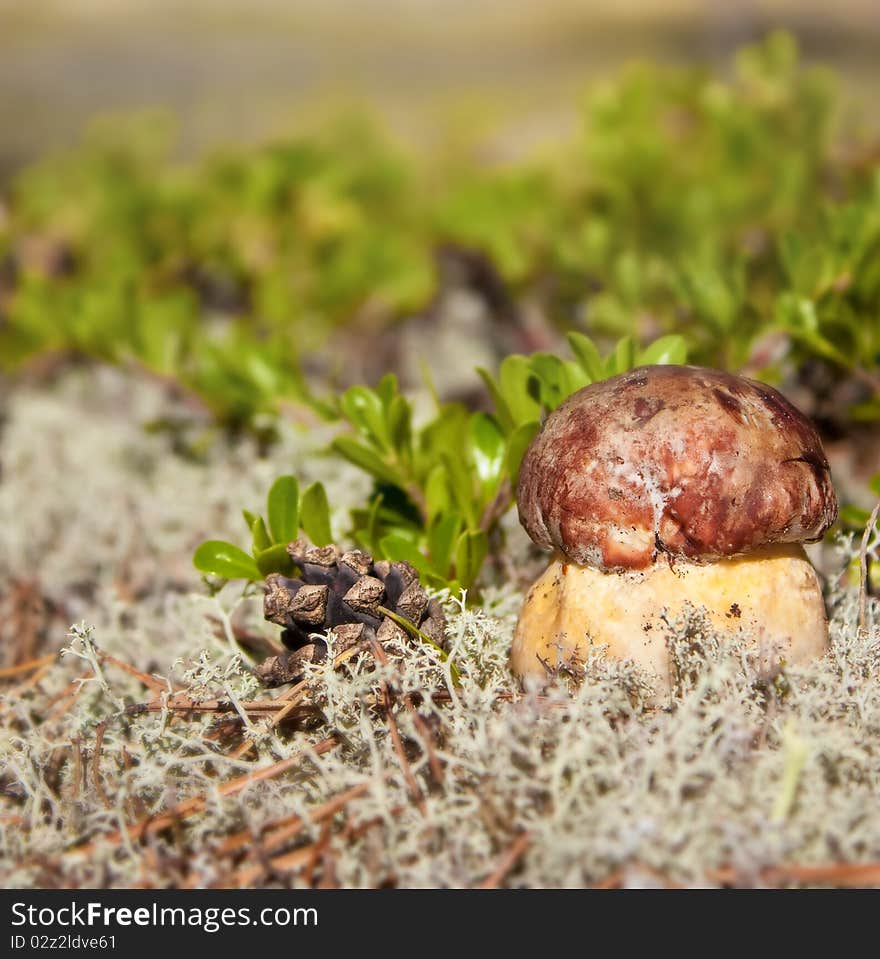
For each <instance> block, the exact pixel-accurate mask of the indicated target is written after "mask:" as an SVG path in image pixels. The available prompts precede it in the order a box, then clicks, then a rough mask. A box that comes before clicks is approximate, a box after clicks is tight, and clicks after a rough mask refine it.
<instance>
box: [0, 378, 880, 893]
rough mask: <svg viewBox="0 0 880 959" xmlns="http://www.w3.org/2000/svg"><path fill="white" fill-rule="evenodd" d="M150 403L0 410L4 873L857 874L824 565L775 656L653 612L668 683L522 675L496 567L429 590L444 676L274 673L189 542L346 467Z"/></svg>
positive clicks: (843, 635) (866, 677) (149, 882)
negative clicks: (805, 659) (794, 653)
mask: <svg viewBox="0 0 880 959" xmlns="http://www.w3.org/2000/svg"><path fill="white" fill-rule="evenodd" d="M164 402H165V401H164V400H163V398H162V396H161V393H160V392H159V390H158V388H157V387H155V386H151V387H147V386H139V387H137V388H136V389H134V390H132V388H131V385H130V384H128V385H125V384H124V381H122V380H121V379H119V378H118V377H117V376H116V375H115V374H104V373H101V374H100V375H94V374H93V375H92V377H88V376H86V375H84V374H77V375H73V376H69V377H67V378H66V379H65V380H63V381H62V382H61V383H60V385H59V386H58V388H57V389H56V390H55V391H54V392H52V393H48V392H45V391H43V392H36V391H34V392H28V391H23V390H22V391H19V392H18V393H16V394H15V396H14V398H13V401H12V403H11V404H10V407H9V409H8V419H7V422H6V425H5V428H4V432H3V435H2V446H0V455H2V468H3V473H2V482H0V584H2V585H0V592H2V601H3V603H4V607H3V622H2V629H3V634H2V654H3V660H2V663H0V757H2V770H3V771H2V773H0V882H2V884H4V885H7V886H13V885H15V886H40V887H52V886H71V885H76V886H127V887H132V886H146V887H157V886H161V887H203V886H269V885H271V886H279V885H281V886H283V885H291V886H334V885H336V886H345V887H352V886H359V887H360V886H405V887H425V886H430V887H434V886H455V887H460V886H466V887H472V886H481V885H482V886H489V887H496V886H539V887H548V886H550V887H555V886H589V885H604V886H614V887H620V886H644V885H669V886H672V885H684V886H706V885H709V886H711V885H724V886H738V885H745V886H753V885H834V886H853V885H871V886H873V885H877V884H878V881H880V865H878V862H880V810H878V807H877V803H876V796H877V795H878V790H880V757H878V752H877V748H876V742H877V737H878V733H880V678H878V668H880V629H878V625H880V610H878V608H877V602H876V600H874V599H871V598H868V599H866V601H865V604H864V609H865V611H864V627H865V628H864V629H863V630H860V629H859V628H858V625H859V623H858V621H859V614H860V605H861V604H860V596H859V590H858V585H857V583H856V584H855V585H852V586H850V585H848V581H847V584H844V585H842V586H839V587H838V588H835V589H834V590H832V592H831V595H830V596H829V600H830V605H831V610H832V615H833V622H832V640H833V646H832V650H831V652H830V654H829V655H828V656H826V657H825V658H824V659H823V660H822V661H820V662H818V663H815V664H813V665H811V666H810V667H809V668H804V669H798V670H774V671H771V672H768V671H767V670H766V669H764V668H762V667H761V665H760V664H759V663H758V662H756V661H755V659H754V657H752V656H751V655H750V654H749V652H748V650H747V649H746V647H745V646H744V645H743V644H742V643H739V642H733V643H728V644H726V645H724V644H721V643H719V641H718V639H717V637H715V636H713V635H712V633H711V631H710V630H709V629H707V627H706V624H705V622H704V621H703V620H702V618H701V617H700V615H699V612H698V611H694V612H693V614H692V615H690V616H688V617H687V618H686V619H685V620H683V621H681V622H678V623H673V624H671V625H670V629H669V642H670V647H671V649H672V653H673V655H674V657H675V659H676V665H677V668H676V670H675V675H676V676H677V677H678V683H677V687H676V689H675V691H674V693H673V695H672V696H670V697H669V698H668V699H667V700H664V701H663V702H661V703H660V704H659V705H657V704H656V703H655V702H654V699H653V690H652V687H651V682H650V677H648V676H644V675H641V674H639V673H638V672H636V671H635V670H633V669H632V668H630V667H629V666H627V665H626V664H619V663H608V662H606V661H604V660H603V659H602V657H601V655H600V654H597V655H596V656H595V657H594V658H593V659H591V660H590V661H589V662H587V663H585V664H583V667H582V668H583V672H584V674H585V676H584V681H583V682H582V684H581V685H580V686H579V687H578V688H568V687H567V686H566V685H565V683H563V682H559V683H557V684H556V685H551V686H550V687H549V688H547V689H545V690H540V691H539V690H531V691H528V692H526V693H522V692H521V691H520V690H518V689H517V688H516V686H515V684H514V683H513V681H512V680H511V678H510V676H509V674H508V672H507V669H506V665H505V664H506V656H507V649H508V646H509V642H510V635H511V630H512V626H513V622H514V618H515V615H516V611H517V608H518V604H519V602H520V598H521V593H520V592H519V591H518V588H516V587H514V586H511V585H508V586H505V587H504V588H501V589H498V590H496V591H494V592H492V593H491V594H490V595H487V596H486V597H485V602H484V605H483V606H481V607H471V606H469V605H467V604H462V603H460V602H458V601H457V600H455V599H454V598H448V599H447V610H448V613H449V617H450V641H451V656H452V658H453V659H454V661H455V662H456V664H457V665H458V667H459V669H460V670H461V672H462V681H461V683H460V685H457V686H456V685H455V684H454V683H453V680H452V674H451V670H450V668H449V665H448V663H444V662H443V661H441V660H439V659H438V658H437V656H436V654H435V653H434V652H433V651H432V650H431V649H429V648H425V647H420V646H409V645H406V646H397V647H395V646H386V647H385V648H384V649H382V650H379V651H378V652H377V651H375V650H364V651H361V652H359V653H358V654H357V655H355V656H353V657H350V658H348V659H347V660H346V661H345V662H344V663H340V664H339V668H337V669H335V670H334V669H330V668H325V667H312V671H311V673H310V674H309V676H308V677H307V679H306V680H305V681H304V682H303V683H302V684H300V685H299V686H297V687H292V688H289V689H287V690H282V691H280V692H279V691H272V692H271V693H269V692H267V691H265V690H263V689H262V688H261V687H260V686H259V684H258V683H257V682H256V680H255V679H254V677H253V676H252V674H251V673H250V672H249V670H248V669H247V663H248V661H249V654H248V653H247V652H245V651H244V650H243V646H242V645H241V644H240V643H239V639H240V640H242V643H243V645H244V646H247V647H248V648H250V649H257V648H259V646H260V637H264V638H269V639H271V638H272V637H273V630H274V627H271V626H269V625H268V624H266V623H264V622H262V619H261V616H260V610H259V601H258V600H257V599H255V598H254V597H248V596H244V597H242V596H241V595H240V590H239V591H238V593H237V592H236V589H235V587H234V586H231V585H230V586H227V587H226V588H224V589H223V590H222V591H221V592H220V593H219V594H217V595H216V596H214V597H209V596H208V595H207V592H206V590H204V588H203V587H202V586H201V584H200V583H199V580H198V577H197V576H196V574H195V573H194V571H193V570H192V569H191V567H190V565H189V556H190V554H191V550H192V548H193V546H194V545H195V544H196V543H197V542H198V541H199V540H200V539H201V538H203V537H205V536H206V535H209V534H210V535H214V534H219V535H229V536H232V537H235V538H240V537H239V527H240V519H239V516H238V508H239V507H240V506H241V505H256V504H258V503H259V502H260V500H261V498H262V495H263V492H264V490H265V489H266V488H267V486H268V483H269V481H270V479H271V477H272V476H274V475H275V474H277V473H279V472H281V471H283V470H288V469H290V468H292V467H293V468H295V469H296V470H297V471H298V472H299V473H300V474H301V475H302V476H303V478H304V479H309V478H311V477H313V476H317V475H321V477H322V478H323V479H324V480H325V482H327V483H328V485H329V487H330V494H331V500H332V501H333V502H334V503H335V504H336V505H337V506H338V508H339V510H340V512H342V511H343V510H344V509H345V508H346V507H347V506H348V505H349V504H350V503H352V502H355V501H356V500H357V499H358V498H359V496H360V494H361V490H360V489H358V488H357V483H358V481H357V480H356V478H355V476H354V475H353V473H351V472H350V471H349V470H348V468H347V467H345V466H343V465H341V464H339V463H337V462H335V461H331V460H322V459H321V458H319V457H317V456H316V455H315V451H316V449H318V448H319V447H320V445H321V443H322V441H323V439H324V438H323V437H320V436H314V435H312V436H308V437H306V436H302V435H298V434H297V433H296V432H295V431H293V430H291V431H290V433H289V434H288V435H286V436H285V438H284V440H283V443H282V445H281V447H280V448H279V449H278V450H276V451H275V452H274V453H273V456H272V459H271V460H265V459H260V458H259V456H258V455H257V453H256V451H255V450H254V449H253V448H251V447H250V446H249V445H248V444H247V443H243V444H240V445H237V446H234V447H231V448H224V447H222V446H220V445H215V446H214V447H212V452H211V453H210V454H209V461H208V462H207V463H201V464H199V463H190V462H186V461H185V460H182V459H180V458H179V457H176V456H173V455H171V454H170V453H169V452H168V449H167V443H166V440H165V439H163V438H162V437H161V436H156V435H149V434H147V433H145V432H143V430H142V429H141V428H140V424H141V423H142V421H143V420H144V419H145V418H147V417H149V416H154V415H156V414H157V413H158V412H160V411H161V408H162V404H163V403H164ZM240 529H241V530H242V531H243V526H241V527H240ZM866 549H867V550H868V552H869V553H870V554H871V555H873V556H875V557H876V555H877V549H878V544H877V542H876V536H875V537H873V540H869V541H868V542H867V544H866ZM855 552H856V550H855V549H854V548H853V546H852V545H851V544H850V546H848V547H846V548H845V549H844V550H843V552H842V555H841V557H840V559H839V565H840V566H841V568H842V566H843V564H844V563H845V562H847V561H849V560H851V559H852V558H853V554H854V553H855ZM526 559H527V554H526V550H525V545H524V544H523V543H522V541H516V544H515V546H514V555H513V556H512V560H513V561H514V562H515V563H517V564H524V563H525V562H526ZM80 621H85V622H86V623H88V624H89V625H88V626H76V627H75V628H74V629H72V630H70V632H68V626H69V624H70V623H71V622H74V623H76V622H80ZM62 646H63V647H64V650H63V654H59V650H60V648H61V647H62Z"/></svg>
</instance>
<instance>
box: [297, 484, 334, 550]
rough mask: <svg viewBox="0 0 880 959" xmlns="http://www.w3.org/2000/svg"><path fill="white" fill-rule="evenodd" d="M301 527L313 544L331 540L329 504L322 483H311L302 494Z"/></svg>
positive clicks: (324, 543) (325, 543)
mask: <svg viewBox="0 0 880 959" xmlns="http://www.w3.org/2000/svg"><path fill="white" fill-rule="evenodd" d="M301 522H302V528H303V529H304V530H305V531H306V535H307V536H308V537H309V539H310V540H311V541H312V542H313V543H314V544H315V546H326V545H327V544H328V543H330V542H332V541H333V533H332V532H331V531H330V504H329V503H328V502H327V491H326V490H325V489H324V484H323V483H312V485H311V486H309V487H308V488H307V489H306V491H305V492H304V493H303V495H302V520H301Z"/></svg>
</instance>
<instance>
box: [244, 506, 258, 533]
mask: <svg viewBox="0 0 880 959" xmlns="http://www.w3.org/2000/svg"><path fill="white" fill-rule="evenodd" d="M241 515H242V516H243V517H244V521H245V523H247V528H248V531H249V532H250V531H252V530H253V528H254V523H255V522H256V521H257V519H258V517H257V514H256V513H252V512H251V511H250V510H249V509H243V510H242V511H241Z"/></svg>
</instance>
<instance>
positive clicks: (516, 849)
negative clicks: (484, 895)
mask: <svg viewBox="0 0 880 959" xmlns="http://www.w3.org/2000/svg"><path fill="white" fill-rule="evenodd" d="M531 841H532V835H531V833H528V832H523V833H520V834H519V836H517V837H516V839H514V841H513V842H512V843H511V844H510V846H509V847H508V849H507V850H506V851H505V853H504V855H503V856H502V857H501V859H500V860H499V861H498V865H497V866H496V867H495V868H494V869H493V870H492V872H491V873H490V874H489V875H488V876H487V877H486V878H485V879H484V880H483V881H482V882H481V883H480V889H497V888H498V886H499V885H500V884H501V882H502V881H503V880H504V878H505V876H507V874H508V873H509V872H510V870H511V869H513V867H514V866H515V865H516V864H517V862H518V861H519V860H520V859H521V858H522V856H523V854H524V853H525V851H526V849H528V848H529V843H530V842H531Z"/></svg>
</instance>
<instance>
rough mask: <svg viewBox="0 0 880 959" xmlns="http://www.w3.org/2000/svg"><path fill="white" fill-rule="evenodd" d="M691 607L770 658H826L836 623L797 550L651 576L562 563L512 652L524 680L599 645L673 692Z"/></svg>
mask: <svg viewBox="0 0 880 959" xmlns="http://www.w3.org/2000/svg"><path fill="white" fill-rule="evenodd" d="M686 604H690V605H691V606H692V607H696V608H701V607H702V608H704V609H705V610H706V612H707V613H708V616H709V618H710V620H711V622H712V623H713V625H714V626H715V627H716V628H717V629H718V631H719V632H720V633H735V632H739V631H742V632H743V633H744V634H745V635H747V636H748V637H749V640H750V641H751V642H753V643H754V644H755V645H756V646H758V647H759V648H760V650H761V654H762V656H766V657H768V658H769V659H771V660H779V661H785V662H786V663H798V662H803V661H806V660H809V659H813V658H815V657H818V656H821V655H823V653H824V652H825V651H826V649H827V646H828V621H827V617H826V614H825V605H824V602H823V600H822V591H821V588H820V586H819V580H818V577H817V576H816V571H815V570H814V569H813V567H812V566H811V565H810V561H809V560H808V559H807V556H806V553H805V552H804V550H803V547H801V546H800V545H798V544H784V545H774V546H766V547H763V548H762V549H758V550H755V551H754V552H752V553H749V554H747V555H745V556H738V557H734V558H731V559H724V560H719V561H717V562H714V563H706V564H698V563H686V562H682V561H681V560H676V561H675V563H674V564H670V563H669V562H667V561H666V560H665V559H663V558H662V557H661V558H660V559H659V560H658V561H657V562H656V563H655V564H654V565H653V566H652V567H650V568H649V569H647V570H639V571H630V572H603V571H601V570H598V569H594V568H592V567H587V566H576V565H574V564H572V563H568V562H565V561H564V560H563V559H562V558H556V559H554V561H553V562H552V563H551V564H550V567H549V568H548V569H547V571H546V572H545V573H544V575H543V576H541V577H540V579H538V580H537V581H536V582H535V584H534V585H533V586H532V588H531V590H530V591H529V594H528V596H527V597H526V601H525V604H524V606H523V609H522V612H521V613H520V617H519V621H518V623H517V626H516V631H515V633H514V638H513V648H512V650H511V657H510V665H511V669H512V670H513V672H514V673H516V674H517V675H518V676H521V677H526V676H530V675H534V676H546V675H547V669H548V668H549V669H551V670H552V669H553V668H554V667H555V666H557V665H559V664H561V663H564V662H566V661H567V660H571V659H575V660H577V659H580V660H584V659H586V657H587V655H588V653H589V650H590V647H591V646H605V647H607V653H606V654H607V655H609V656H613V657H616V658H619V659H631V660H634V661H635V662H636V663H637V664H638V665H640V666H643V667H645V668H647V669H649V670H651V671H653V672H654V673H656V675H657V676H658V677H659V680H660V683H661V685H662V687H664V688H668V685H669V681H670V679H669V654H668V651H667V647H666V634H667V633H668V627H667V625H666V623H665V622H664V620H663V618H662V616H663V614H664V613H665V614H666V617H667V618H668V619H670V620H671V619H675V618H676V617H678V616H680V615H682V614H683V613H684V611H685V606H686Z"/></svg>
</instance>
